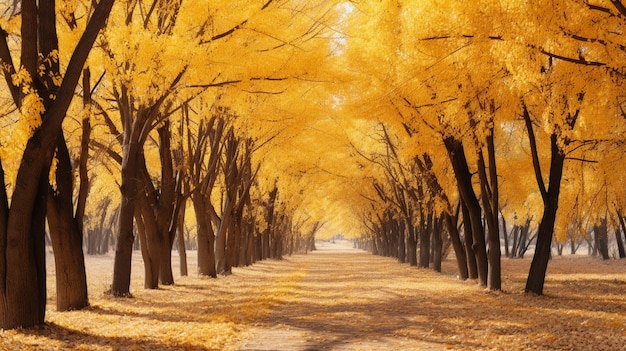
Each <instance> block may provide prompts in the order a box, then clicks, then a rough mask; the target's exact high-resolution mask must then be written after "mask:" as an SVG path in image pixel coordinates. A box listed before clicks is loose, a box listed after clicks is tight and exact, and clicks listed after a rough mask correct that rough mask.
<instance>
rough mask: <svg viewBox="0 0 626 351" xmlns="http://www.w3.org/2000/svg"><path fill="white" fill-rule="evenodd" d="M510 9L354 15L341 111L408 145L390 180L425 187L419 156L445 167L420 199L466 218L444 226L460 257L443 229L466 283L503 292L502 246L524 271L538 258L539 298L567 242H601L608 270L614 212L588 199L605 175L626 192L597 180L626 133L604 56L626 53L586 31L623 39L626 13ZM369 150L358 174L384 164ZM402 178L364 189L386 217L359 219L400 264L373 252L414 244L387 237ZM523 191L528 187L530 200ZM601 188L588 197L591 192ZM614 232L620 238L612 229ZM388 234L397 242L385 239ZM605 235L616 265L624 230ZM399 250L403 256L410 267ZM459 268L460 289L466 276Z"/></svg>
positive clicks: (399, 4)
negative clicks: (557, 248)
mask: <svg viewBox="0 0 626 351" xmlns="http://www.w3.org/2000/svg"><path fill="white" fill-rule="evenodd" d="M518 5H519V7H515V9H516V10H515V11H514V13H513V12H512V10H511V9H509V8H506V7H502V6H498V5H494V4H492V3H489V2H479V3H473V4H468V5H466V4H458V3H455V4H440V3H438V4H437V5H436V6H427V5H425V4H423V3H420V4H415V3H410V2H404V1H387V2H382V3H378V4H371V5H370V6H359V7H358V8H355V9H354V11H353V12H352V13H351V14H352V15H353V16H350V17H349V20H347V21H346V24H345V28H346V29H345V30H346V31H347V32H348V33H349V35H350V37H351V40H347V42H346V44H345V47H344V48H343V50H344V54H343V55H342V56H341V57H339V58H338V59H337V61H338V62H340V64H341V65H345V66H350V67H351V69H350V73H348V74H349V75H350V77H352V78H353V81H352V84H351V86H350V87H349V88H347V89H345V90H343V91H340V93H341V94H344V96H346V100H347V101H348V102H347V103H346V108H345V110H346V111H347V113H354V115H358V116H360V118H368V113H367V112H366V111H374V110H375V111H377V113H376V114H373V115H371V118H370V119H371V120H372V121H375V122H376V123H380V124H382V125H384V126H385V128H386V129H387V130H388V131H389V132H388V133H389V134H391V135H393V137H394V138H397V139H398V140H399V141H394V143H395V144H398V145H402V146H401V147H399V149H403V150H402V151H400V153H405V154H406V156H403V157H402V158H401V159H400V161H398V163H399V166H395V168H396V169H402V168H404V169H406V170H408V172H410V173H413V174H416V175H418V177H420V176H422V174H424V171H423V169H417V170H416V168H415V167H414V166H412V164H413V158H414V157H418V156H419V155H421V154H422V153H424V152H427V153H428V154H429V155H430V156H431V158H432V159H435V160H436V162H437V163H441V162H444V161H446V159H447V162H448V165H447V166H445V165H442V166H439V168H435V170H436V171H435V178H436V179H437V178H438V179H440V181H439V183H440V185H442V186H437V185H436V184H435V183H432V182H427V183H424V184H423V186H425V187H426V189H427V190H425V191H424V192H422V193H423V194H429V193H430V194H438V195H436V196H438V197H440V198H443V196H442V195H445V198H448V199H454V200H453V201H454V202H452V204H454V203H456V202H457V201H458V203H459V204H460V206H459V209H460V211H456V212H455V211H453V210H451V208H454V207H455V206H454V205H453V206H444V207H443V208H445V210H444V211H443V213H444V214H445V216H450V217H448V218H449V219H454V218H459V219H460V220H462V222H461V223H462V226H455V227H456V228H462V230H461V231H460V235H459V239H461V240H460V241H462V242H464V243H465V245H464V247H462V246H461V245H460V244H459V241H457V240H456V236H455V235H454V229H453V227H452V226H451V225H448V226H447V228H449V229H450V230H448V231H449V232H450V233H451V234H452V235H450V236H449V238H450V241H451V242H453V243H455V245H454V247H455V252H459V253H460V254H461V255H460V256H458V257H457V260H458V261H459V262H460V261H466V262H467V270H468V274H467V276H470V277H476V278H478V282H479V283H480V284H481V285H485V286H488V287H489V288H491V289H499V288H500V269H499V266H500V264H499V262H500V256H501V253H500V247H501V246H502V245H503V244H504V248H505V250H506V252H505V253H507V254H508V255H509V256H517V257H519V256H521V255H523V254H524V252H526V250H528V248H529V246H531V245H532V247H533V248H534V259H533V264H532V268H531V270H530V272H529V276H528V284H527V287H526V289H527V291H530V292H533V293H536V294H542V293H543V281H544V279H545V272H546V267H547V264H548V260H549V257H550V255H551V249H552V243H553V242H554V240H558V241H559V242H560V243H563V242H564V241H565V239H566V238H567V236H568V232H571V235H572V237H573V238H574V237H575V236H576V235H579V233H585V235H587V234H586V233H587V232H589V233H592V234H595V239H596V240H595V242H596V244H597V245H594V246H597V247H598V249H599V250H598V252H599V254H601V255H604V256H605V257H607V250H606V249H605V248H606V242H607V239H606V238H607V237H608V236H609V235H608V234H607V233H606V232H605V230H604V228H605V226H604V223H605V222H606V218H608V217H607V215H606V214H607V213H609V212H610V210H608V208H609V205H602V203H605V204H608V202H606V201H605V200H603V201H598V197H597V195H592V194H598V193H599V192H598V189H599V188H600V187H601V186H607V184H608V183H606V181H602V179H607V174H608V173H611V177H610V178H612V180H616V179H618V178H619V179H622V180H621V181H622V182H623V178H621V177H622V176H623V175H621V173H622V172H618V173H619V174H620V176H614V174H613V173H614V172H612V171H611V172H606V171H602V169H603V167H606V165H607V164H606V163H605V162H606V161H605V160H609V159H610V160H614V161H613V162H615V160H617V159H618V157H617V156H616V155H614V154H613V151H615V150H622V152H623V144H622V143H621V142H620V141H619V138H616V136H617V135H616V134H615V131H616V130H622V131H623V130H624V127H625V124H624V123H623V118H621V117H620V116H621V115H622V114H623V111H622V110H623V108H622V107H620V106H622V104H623V101H621V100H620V99H621V98H618V97H617V96H618V95H619V94H616V93H615V92H616V91H615V90H614V89H615V88H616V87H617V86H619V84H621V83H620V82H621V81H622V80H623V75H622V74H621V73H617V71H618V70H621V67H622V66H623V63H619V62H617V61H615V60H614V57H615V56H614V55H611V54H607V53H608V52H612V51H611V50H612V48H615V47H618V46H620V45H622V44H623V43H622V42H621V40H622V38H620V37H617V36H616V37H613V35H610V34H608V32H610V30H608V29H607V30H606V31H607V33H606V36H604V35H599V34H598V32H594V31H592V30H591V28H595V27H594V25H591V23H592V22H593V23H603V25H606V26H607V27H606V28H609V27H612V26H621V21H622V20H621V18H622V16H621V15H620V13H621V12H622V11H623V10H624V9H625V8H624V7H623V6H622V5H621V3H619V2H614V3H612V4H610V5H607V6H602V5H592V4H587V3H579V2H571V1H556V0H555V1H553V2H551V3H550V4H549V5H547V4H546V5H545V7H539V8H538V7H533V8H530V7H527V5H526V4H518ZM516 6H517V5H516ZM477 8H480V11H476V9H477ZM555 8H562V9H563V11H560V12H559V11H554V9H555ZM557 12H558V13H557ZM372 17H375V19H372ZM366 18H367V20H365V19H366ZM417 18H419V20H417ZM513 18H515V20H513ZM573 18H574V19H575V20H572V19H573ZM512 23H515V24H512ZM517 24H520V25H519V26H518V25H517ZM356 28H358V30H357V29H356ZM529 28H532V30H530V29H529ZM606 28H605V29H606ZM529 30H530V31H531V32H532V34H528V33H529ZM357 32H359V33H363V32H367V33H369V34H368V35H365V36H363V35H362V34H357ZM522 33H524V34H522ZM364 37H367V40H365V39H363V38H364ZM557 43H558V44H557ZM352 64H353V65H352ZM618 67H620V68H618ZM354 82H362V83H363V89H361V90H360V91H367V92H366V93H364V94H362V95H363V99H358V97H356V96H355V94H354V91H355V90H359V89H355V88H354V85H355V84H356V83H354ZM601 82H602V83H601ZM365 87H368V88H365ZM590 94H591V95H593V97H591V96H590ZM351 99H356V100H357V101H358V103H353V102H351ZM520 101H522V103H520ZM599 101H603V103H601V104H600V103H599ZM592 125H593V126H592ZM375 142H377V140H375V138H372V139H371V140H370V141H365V142H363V143H361V144H360V148H361V149H362V150H371V151H367V152H365V151H363V152H362V153H364V154H366V155H365V157H363V158H362V160H363V161H364V162H374V163H376V162H378V161H376V160H375V159H374V158H373V157H372V156H371V155H376V154H377V153H378V151H375V150H376V148H375V147H374V146H371V145H368V143H369V144H371V143H375ZM384 144H387V142H385V143H384ZM388 159H391V157H388ZM619 159H621V158H619ZM375 168H377V169H381V170H386V169H385V167H379V166H378V165H377V166H375ZM604 169H607V168H604ZM451 170H452V171H453V173H452V174H454V175H455V177H454V179H450V177H449V174H450V171H451ZM446 173H447V174H446ZM396 174H399V173H398V172H397V171H396V172H395V173H394V172H390V171H389V170H386V172H385V173H384V175H380V176H376V175H374V174H372V175H371V177H372V178H373V184H374V189H375V190H376V191H375V193H374V194H378V196H375V197H372V196H371V195H372V194H371V193H370V194H369V195H366V197H367V198H368V199H369V200H370V201H372V202H380V205H373V206H372V207H371V209H370V210H368V211H364V216H366V217H367V219H366V220H364V224H363V227H364V230H367V231H368V232H369V233H371V234H370V235H371V236H370V238H371V239H370V240H372V244H371V246H372V249H373V250H374V251H375V252H378V253H388V252H394V251H395V249H393V248H392V249H390V250H387V249H385V250H382V251H381V245H383V246H384V245H388V244H390V245H392V246H395V247H397V248H398V250H399V251H400V252H403V254H402V255H405V254H406V257H410V256H411V255H412V254H413V253H412V251H413V248H412V245H413V243H412V236H411V235H408V236H405V237H404V238H405V239H404V240H403V239H402V238H403V237H402V235H404V234H405V233H409V232H410V230H411V229H409V230H407V229H405V227H404V226H402V225H396V224H394V223H397V221H399V220H402V221H405V219H404V218H405V217H406V215H405V211H403V210H402V208H404V207H406V206H404V205H403V204H402V201H398V200H397V199H398V198H397V197H395V196H393V194H396V193H397V191H396V190H394V189H398V188H404V187H405V182H404V180H402V177H399V176H396ZM590 174H593V176H590ZM529 179H534V180H535V182H534V183H535V184H536V185H535V186H534V187H532V186H531V185H532V184H531V183H530V182H529V181H528V180H529ZM596 180H598V181H599V182H598V183H597V184H598V188H594V189H596V190H594V191H595V192H594V193H590V191H589V190H587V191H586V190H585V188H587V189H590V187H589V186H590V183H594V182H595V181H596ZM381 184H385V186H382V185H381ZM580 184H585V186H580ZM612 184H615V188H613V189H618V188H619V185H617V184H618V183H612ZM563 189H565V190H563ZM611 193H615V194H619V195H617V197H620V198H621V196H622V195H623V194H622V193H623V192H620V191H611ZM381 194H384V195H381ZM364 195H365V194H364ZM428 199H429V196H428V195H425V196H424V195H421V196H419V197H417V198H416V199H411V200H412V201H414V202H415V205H413V207H415V208H417V204H426V213H428V214H429V215H432V216H434V218H437V213H441V212H442V206H441V205H438V203H437V202H434V203H431V202H429V201H428ZM538 200H539V201H540V203H538ZM612 201H614V203H621V200H617V199H615V200H612ZM583 203H585V205H583ZM573 204H576V206H578V207H577V210H576V212H577V213H580V214H582V213H583V212H584V215H583V216H584V217H582V218H584V219H582V218H581V217H578V218H576V221H577V222H576V223H574V222H569V223H568V219H570V220H573V218H572V217H568V214H561V213H560V210H559V211H557V209H558V207H560V206H566V207H567V208H568V209H572V207H573ZM615 207H618V206H615ZM583 208H584V210H583ZM455 213H459V214H460V216H459V217H455V216H456V215H455ZM371 218H376V219H377V220H372V219H371ZM414 218H419V216H418V215H414ZM426 218H428V216H426ZM603 218H604V219H603ZM615 218H619V216H615ZM453 222H454V221H452V222H451V223H453ZM613 222H614V223H615V224H616V225H615V228H617V223H618V221H617V220H614V221H613ZM383 223H384V224H383ZM570 224H573V227H572V226H571V225H570ZM581 225H582V226H583V227H582V228H581V227H580V226H581ZM416 227H417V228H419V226H416ZM390 228H392V229H391V230H392V232H393V231H399V232H400V233H401V234H399V235H400V236H394V235H391V236H390V234H389V232H390ZM566 228H570V229H569V230H566ZM592 228H593V230H591V229H592ZM429 230H430V233H431V234H433V233H434V231H432V229H430V228H429ZM509 232H510V236H509V235H508V234H509ZM613 232H615V233H616V235H615V243H616V246H617V253H616V255H619V252H620V250H619V247H620V241H622V240H621V239H622V237H621V234H620V231H619V230H614V231H613ZM390 238H394V239H393V240H391V241H389V240H390ZM555 238H556V239H555ZM502 239H504V243H503V241H502ZM509 240H510V242H509ZM573 241H579V239H575V240H573ZM426 244H428V240H427V239H426V238H422V237H419V236H418V247H419V246H423V245H426ZM574 245H575V244H574V243H573V246H572V247H574ZM622 246H623V244H622ZM407 247H411V249H410V252H407V253H404V251H405V248H407ZM462 250H464V251H465V254H466V255H465V258H463V257H462V254H463V252H462ZM403 257H404V256H403ZM459 267H460V269H459V271H460V272H461V273H460V276H461V277H465V276H466V274H465V268H466V267H463V269H461V267H462V265H461V264H459ZM474 272H476V275H474Z"/></svg>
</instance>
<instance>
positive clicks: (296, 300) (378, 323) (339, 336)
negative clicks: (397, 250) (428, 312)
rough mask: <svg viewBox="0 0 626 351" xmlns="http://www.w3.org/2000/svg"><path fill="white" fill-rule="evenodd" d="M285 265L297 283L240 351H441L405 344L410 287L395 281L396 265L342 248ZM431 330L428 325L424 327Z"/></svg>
mask: <svg viewBox="0 0 626 351" xmlns="http://www.w3.org/2000/svg"><path fill="white" fill-rule="evenodd" d="M318 246H319V247H318V249H319V251H316V252H314V253H312V254H309V255H308V256H300V257H297V258H296V259H295V260H294V261H295V262H290V263H289V264H288V265H293V264H295V265H294V266H293V269H294V270H297V271H299V272H301V273H302V277H303V278H302V280H301V281H300V282H299V283H298V284H297V285H296V286H294V288H293V289H292V290H291V291H289V293H288V294H286V296H285V297H286V298H285V301H284V303H281V304H280V305H277V306H275V307H274V309H273V310H272V312H271V313H270V314H269V315H267V316H265V317H264V318H263V321H262V323H258V324H257V325H255V326H252V327H251V328H250V330H249V335H248V336H247V337H246V339H245V340H244V341H243V342H242V344H241V345H239V347H238V348H239V349H240V350H246V351H252V350H255V351H256V350H307V351H313V350H393V349H396V350H398V349H402V350H405V349H406V350H415V349H440V348H441V347H442V345H441V344H440V343H439V342H438V341H437V340H429V338H428V337H427V334H428V333H429V332H430V331H429V330H426V329H429V328H430V326H426V325H424V326H425V327H426V329H424V330H423V331H424V332H426V334H424V338H423V339H421V340H420V339H414V338H409V337H408V335H403V333H402V330H403V329H404V328H405V327H407V326H408V325H407V324H410V323H411V316H409V315H407V314H406V313H405V312H406V306H407V303H408V302H409V300H412V299H413V298H412V296H411V295H412V291H413V290H414V289H415V287H412V288H409V286H408V285H407V284H406V283H405V282H402V283H400V284H398V281H397V273H398V272H397V270H398V268H400V267H398V265H397V263H395V262H393V261H391V260H387V259H381V258H378V259H374V260H372V258H373V257H372V255H371V254H368V253H365V252H362V251H358V250H352V249H350V248H349V247H346V246H343V245H341V244H335V245H333V244H330V243H322V244H320V245H318ZM427 324H430V323H427Z"/></svg>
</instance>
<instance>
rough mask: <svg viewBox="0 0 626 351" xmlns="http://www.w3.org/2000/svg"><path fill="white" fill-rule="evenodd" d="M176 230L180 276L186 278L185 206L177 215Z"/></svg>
mask: <svg viewBox="0 0 626 351" xmlns="http://www.w3.org/2000/svg"><path fill="white" fill-rule="evenodd" d="M176 228H177V230H178V232H177V236H178V257H179V259H180V276H181V277H186V276H187V275H188V272H187V248H186V247H185V206H182V207H181V209H180V211H179V213H178V222H177V223H176Z"/></svg>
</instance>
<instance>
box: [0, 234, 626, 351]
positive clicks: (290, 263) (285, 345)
mask: <svg viewBox="0 0 626 351" xmlns="http://www.w3.org/2000/svg"><path fill="white" fill-rule="evenodd" d="M318 249H319V250H318V251H315V252H313V253H310V254H308V255H297V256H293V257H286V258H285V259H284V260H282V261H276V260H268V261H264V262H259V263H257V264H255V265H253V266H251V267H245V268H235V269H233V274H232V275H230V276H228V277H219V278H217V279H209V278H200V277H197V276H195V274H193V272H195V269H196V266H195V256H194V255H193V254H194V253H193V252H191V253H190V257H189V259H190V264H189V269H190V270H189V271H190V273H192V275H191V276H189V277H179V276H176V285H174V286H165V287H161V288H160V289H158V290H144V289H143V288H142V287H143V268H142V264H141V256H140V255H139V254H136V255H135V256H134V263H133V264H134V266H133V275H132V286H131V291H132V293H133V295H134V298H132V299H116V298H113V297H111V296H109V295H107V294H105V293H104V292H105V291H106V290H107V289H108V287H109V285H110V283H111V279H112V277H111V276H112V273H111V272H112V267H113V256H112V255H111V254H109V255H105V256H88V257H87V258H86V262H87V271H88V272H87V275H88V282H89V289H90V303H91V306H90V307H89V308H87V309H86V310H83V311H73V312H65V313H59V312H55V311H54V309H55V294H54V290H55V288H54V265H53V263H52V262H50V264H49V266H48V267H49V268H48V271H49V272H48V273H49V274H48V275H49V279H48V285H49V286H48V290H49V303H48V309H47V314H46V321H47V323H46V326H45V327H42V328H40V329H36V330H12V331H1V330H0V350H5V349H6V350H28V349H31V350H60V349H73V350H116V351H117V350H240V351H259V350H294V351H313V350H338V351H343V350H626V260H609V261H601V260H599V259H593V258H588V257H579V256H577V257H567V256H565V257H555V258H554V259H553V260H552V261H551V262H550V265H549V269H548V276H547V281H546V287H545V295H544V296H540V297H537V296H532V295H529V294H525V293H523V288H524V283H525V277H526V274H527V271H528V266H529V264H530V259H529V258H527V259H523V260H521V259H506V258H503V259H502V265H503V270H502V271H503V290H502V291H501V292H489V291H486V290H485V289H483V288H481V287H479V286H477V284H476V282H472V281H467V282H463V281H459V280H458V279H456V277H455V271H456V269H455V264H454V261H453V260H452V259H451V258H450V259H448V260H446V262H445V263H444V267H443V273H441V274H438V273H435V272H433V271H431V270H427V269H417V268H414V267H409V266H408V265H406V264H400V263H397V262H396V261H395V260H393V259H390V258H382V257H377V256H373V255H371V254H369V253H366V252H363V251H360V250H355V249H352V248H351V247H350V246H349V244H347V243H341V242H337V243H334V244H333V243H320V244H319V245H318ZM50 256H51V255H50ZM51 260H52V258H51ZM174 269H175V273H178V271H177V270H178V266H177V264H175V267H174Z"/></svg>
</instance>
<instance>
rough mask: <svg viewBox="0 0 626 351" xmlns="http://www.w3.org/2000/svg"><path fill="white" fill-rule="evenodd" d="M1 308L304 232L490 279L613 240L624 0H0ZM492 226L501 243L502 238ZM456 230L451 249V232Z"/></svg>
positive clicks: (623, 119)
mask: <svg viewBox="0 0 626 351" xmlns="http://www.w3.org/2000/svg"><path fill="white" fill-rule="evenodd" d="M0 11H1V12H0V13H1V18H0V32H1V33H2V36H1V38H0V39H1V40H0V62H1V64H2V70H3V75H4V78H5V84H4V88H3V89H2V90H0V92H1V93H0V113H1V114H0V121H1V122H2V130H1V132H0V179H2V181H3V183H4V184H3V185H4V186H3V187H2V190H1V191H0V328H3V329H8V328H16V327H31V326H36V325H40V324H42V323H43V322H44V318H45V304H46V286H45V281H46V279H45V277H46V267H45V254H46V249H45V245H46V241H47V240H48V239H49V240H50V243H51V245H52V249H53V251H54V257H55V265H56V271H57V272H64V273H65V274H57V278H56V279H57V286H56V289H57V309H58V310H60V311H65V310H76V309H81V308H83V307H85V306H87V305H88V303H89V300H88V291H87V285H86V279H85V266H84V256H83V252H86V253H87V254H105V253H107V252H109V251H110V250H111V249H113V250H114V255H115V258H114V265H113V267H111V269H112V272H113V278H112V282H111V290H110V293H111V294H112V295H114V296H117V297H131V296H132V295H131V286H130V276H131V260H132V253H133V250H141V254H142V258H143V265H144V269H145V272H144V273H145V275H144V276H145V282H144V287H145V288H147V289H155V288H157V287H158V286H159V285H160V284H174V278H173V277H174V275H173V273H172V262H171V259H172V255H171V252H172V250H174V249H176V250H178V252H179V256H180V259H181V265H180V266H181V275H186V274H188V272H187V268H186V267H187V264H186V254H185V250H187V249H194V250H197V251H198V262H197V263H198V272H192V274H196V273H197V274H199V275H203V276H207V277H217V275H219V274H222V275H228V274H230V273H231V269H232V267H236V266H242V265H250V264H253V263H254V262H256V261H258V260H263V259H268V258H276V259H280V258H281V257H283V255H288V254H293V253H296V252H307V251H310V250H312V249H314V239H315V236H316V235H318V236H319V237H323V236H327V237H330V236H333V235H335V234H336V233H339V232H341V233H343V235H345V236H346V237H350V238H353V239H354V240H355V241H356V242H357V243H358V244H359V245H362V247H364V248H366V249H369V250H371V251H372V252H373V253H375V254H380V255H386V256H394V257H397V258H398V260H400V261H402V262H407V263H409V264H411V265H415V266H419V267H424V268H426V267H432V268H433V269H435V270H441V261H442V260H443V259H444V258H446V257H448V254H450V256H451V257H452V256H454V258H455V259H456V262H457V264H458V270H459V277H460V278H462V279H476V281H477V283H478V284H480V285H483V286H486V287H488V288H489V289H494V290H498V289H500V288H501V268H500V260H501V257H502V256H503V255H504V256H506V257H522V256H524V254H525V253H526V252H527V251H528V250H529V248H530V247H531V246H532V248H534V253H533V261H532V264H531V269H530V272H529V274H528V280H527V285H526V290H527V291H528V292H532V293H535V294H542V293H543V284H544V280H545V274H546V269H547V265H548V261H549V258H550V255H551V254H552V252H553V248H555V249H556V251H555V252H558V253H559V254H560V253H562V251H563V250H564V248H565V247H566V246H569V250H570V252H571V253H575V252H576V251H577V250H578V249H579V248H580V246H581V245H582V244H583V243H586V244H588V246H589V247H590V250H591V251H592V252H593V253H597V254H599V255H601V256H602V257H603V258H605V259H608V258H610V257H611V256H615V257H619V258H624V257H625V256H626V253H625V252H624V243H623V241H624V232H626V212H625V209H626V193H625V192H624V187H623V184H624V176H625V175H626V174H624V171H623V169H622V168H621V167H619V164H621V163H622V162H623V161H624V160H623V155H624V154H626V153H625V152H624V151H626V150H625V149H624V148H625V146H624V140H623V137H622V135H623V133H624V132H625V131H626V130H625V127H626V112H625V109H624V98H623V96H624V94H623V92H622V91H621V85H622V81H623V79H624V75H625V74H626V71H625V70H624V52H625V50H626V49H625V48H626V42H625V41H624V39H623V38H622V36H621V35H620V33H621V28H622V27H623V26H624V25H626V22H625V21H626V19H625V18H626V6H624V5H623V4H622V2H621V1H612V0H611V1H604V0H597V1H595V2H591V1H587V0H552V1H546V2H544V3H542V4H533V5H532V6H531V5H529V4H527V3H525V2H521V1H511V2H500V1H478V2H472V3H467V4H462V3H460V2H448V1H435V0H432V1H422V2H414V1H399V0H396V1H394V0H389V1H380V2H375V3H374V2H367V1H363V2H358V1H357V2H354V1H350V2H344V1H338V0H334V1H331V0H316V1H296V0H262V1H250V2H249V1H215V2H208V3H207V2H202V1H188V0H176V1H165V0H152V1H145V0H124V1H120V0H118V1H114V0H99V1H85V0H75V1H69V0H57V1H35V0H24V1H2V2H0ZM501 248H503V250H501ZM452 252H453V254H452Z"/></svg>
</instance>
